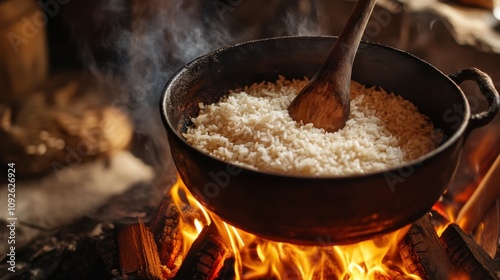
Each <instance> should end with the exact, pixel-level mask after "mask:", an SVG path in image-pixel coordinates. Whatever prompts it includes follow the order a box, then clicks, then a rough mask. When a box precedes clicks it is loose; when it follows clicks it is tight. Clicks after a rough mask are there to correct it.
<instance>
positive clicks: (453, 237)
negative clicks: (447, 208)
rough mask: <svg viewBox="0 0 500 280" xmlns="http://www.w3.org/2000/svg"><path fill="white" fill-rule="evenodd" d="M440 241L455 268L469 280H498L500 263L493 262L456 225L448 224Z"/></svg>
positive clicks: (499, 277)
mask: <svg viewBox="0 0 500 280" xmlns="http://www.w3.org/2000/svg"><path fill="white" fill-rule="evenodd" d="M441 240H442V242H443V244H444V248H445V250H446V253H447V254H448V256H449V257H450V259H451V261H452V262H453V265H454V266H455V268H456V269H457V270H459V271H461V272H464V273H465V274H467V275H469V276H470V279H485V280H486V279H500V263H499V262H495V261H494V260H493V259H492V258H491V257H490V256H489V255H488V253H486V251H484V250H483V249H482V248H481V247H480V246H479V245H478V244H477V243H476V242H475V241H474V239H473V238H472V237H471V236H470V235H468V234H467V233H465V232H464V231H463V230H462V229H461V228H460V227H459V226H458V225H457V224H450V225H449V226H448V227H447V228H446V230H445V231H444V232H443V234H442V235H441Z"/></svg>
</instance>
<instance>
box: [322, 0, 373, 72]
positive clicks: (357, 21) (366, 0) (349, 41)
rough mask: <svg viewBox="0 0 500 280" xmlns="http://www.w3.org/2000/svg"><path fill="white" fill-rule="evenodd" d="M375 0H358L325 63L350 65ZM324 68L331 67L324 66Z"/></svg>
mask: <svg viewBox="0 0 500 280" xmlns="http://www.w3.org/2000/svg"><path fill="white" fill-rule="evenodd" d="M376 2H377V0H358V1H357V2H356V5H355V6H354V9H353V10H352V12H351V15H350V16H349V18H348V20H347V22H346V24H345V27H344V29H343V30H342V33H340V35H339V38H338V39H337V41H336V42H335V44H334V46H333V49H332V51H331V52H330V54H329V57H328V59H327V60H326V61H329V62H331V63H335V64H337V63H338V64H347V65H352V64H353V62H354V58H355V56H356V52H357V50H358V47H359V43H360V41H361V38H362V37H363V32H364V30H365V28H366V26H367V24H368V20H369V19H370V15H371V13H372V11H373V8H374V7H375V3H376ZM325 67H331V65H330V66H327V65H325Z"/></svg>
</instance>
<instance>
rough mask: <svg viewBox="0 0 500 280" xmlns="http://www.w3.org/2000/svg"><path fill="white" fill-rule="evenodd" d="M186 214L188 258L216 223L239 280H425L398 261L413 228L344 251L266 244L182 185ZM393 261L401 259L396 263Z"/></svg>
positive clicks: (176, 190)
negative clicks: (401, 245)
mask: <svg viewBox="0 0 500 280" xmlns="http://www.w3.org/2000/svg"><path fill="white" fill-rule="evenodd" d="M170 195H171V196H172V200H173V201H174V203H176V204H177V207H178V210H179V212H180V213H181V222H180V224H179V225H180V226H181V229H182V235H183V238H184V240H183V246H184V247H183V251H182V252H184V254H185V253H186V252H187V251H188V250H189V247H190V246H191V244H192V243H193V242H194V240H195V239H196V237H197V236H198V235H199V233H200V232H201V230H202V229H203V227H204V226H206V225H209V224H211V223H214V224H215V225H216V226H217V228H218V231H219V233H220V234H221V237H222V238H223V239H224V240H226V244H230V247H231V251H232V255H233V257H234V260H235V262H234V269H235V272H236V273H235V276H236V278H235V279H237V280H240V279H276V280H280V279H303V280H312V279H319V280H323V279H356V280H358V279H360V280H372V279H393V278H394V277H396V276H401V275H404V276H405V277H406V278H404V279H421V278H419V277H418V276H416V275H412V274H410V273H409V272H407V271H406V270H405V268H404V265H403V264H402V262H400V259H399V253H398V251H397V248H396V246H394V245H396V244H398V243H399V241H400V240H401V238H402V237H403V236H404V234H405V233H406V231H407V230H408V228H409V227H407V228H405V229H402V230H400V231H397V232H394V233H390V234H387V235H384V236H381V237H377V238H375V239H372V240H367V241H363V242H361V243H358V244H353V245H343V246H300V245H294V244H288V243H282V242H274V241H269V240H264V239H262V238H259V237H258V236H255V235H253V234H250V233H248V232H245V231H242V230H240V229H237V228H235V227H233V226H231V225H229V224H227V223H226V222H224V221H223V220H221V219H220V218H219V217H217V216H216V215H215V214H213V213H209V212H208V211H207V210H206V209H205V208H204V207H203V206H202V205H201V204H200V203H199V202H198V201H197V200H196V199H195V198H194V197H193V196H192V195H191V194H190V193H189V191H188V190H187V188H186V187H185V185H184V184H183V183H182V180H181V179H180V178H179V179H178V182H177V183H176V184H175V185H174V186H173V187H172V188H171V189H170ZM186 203H187V204H188V205H189V207H191V208H193V209H194V210H195V211H196V212H197V213H201V214H200V215H199V218H196V219H194V220H192V219H191V220H192V221H190V219H189V217H187V216H186V215H185V214H182V213H183V212H182V209H185V207H183V206H182V205H183V204H184V205H185V204H186ZM394 260H399V261H398V262H394Z"/></svg>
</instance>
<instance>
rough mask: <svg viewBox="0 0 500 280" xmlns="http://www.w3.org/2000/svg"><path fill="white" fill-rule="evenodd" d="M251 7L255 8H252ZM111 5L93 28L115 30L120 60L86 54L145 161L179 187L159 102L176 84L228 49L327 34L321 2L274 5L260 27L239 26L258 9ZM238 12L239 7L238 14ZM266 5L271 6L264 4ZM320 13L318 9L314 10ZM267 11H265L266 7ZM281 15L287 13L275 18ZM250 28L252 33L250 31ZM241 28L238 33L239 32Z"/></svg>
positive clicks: (111, 36)
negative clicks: (198, 61)
mask: <svg viewBox="0 0 500 280" xmlns="http://www.w3.org/2000/svg"><path fill="white" fill-rule="evenodd" d="M247 1H248V0H247ZM247 1H238V2H236V1H228V2H223V1H218V5H212V4H211V2H205V1H196V0H188V1H162V0H150V1H147V2H139V1H120V0H111V1H106V2H102V4H100V5H101V6H100V11H99V12H98V13H95V16H94V18H93V19H92V20H93V21H95V22H97V23H100V22H105V21H106V22H107V24H106V25H104V26H106V27H105V29H104V30H102V33H103V34H104V35H103V36H104V38H103V43H102V44H103V46H102V48H104V49H105V50H107V51H109V53H111V54H112V55H111V56H110V57H109V59H106V60H105V61H104V62H103V61H102V59H101V60H99V58H98V57H96V56H95V53H94V51H93V48H95V46H93V45H92V43H91V42H84V44H81V46H80V55H81V59H82V60H83V62H84V66H85V68H86V69H87V71H89V72H91V73H92V74H93V75H94V76H95V77H97V79H99V80H100V81H101V82H102V83H108V84H109V83H112V84H114V86H115V88H116V89H117V90H116V91H115V92H112V93H110V98H111V100H112V103H113V105H114V106H117V107H119V108H122V109H124V110H125V111H127V112H128V113H129V115H130V117H131V118H132V120H133V122H134V124H135V134H136V135H139V136H140V137H139V138H140V139H142V140H140V141H138V142H137V143H136V147H135V148H136V150H139V152H138V154H139V156H140V157H141V158H142V159H143V160H144V161H145V162H146V163H147V164H150V165H151V166H153V167H154V168H155V169H156V173H157V174H161V175H160V176H159V177H163V178H161V180H164V177H165V176H167V177H168V178H169V179H168V180H169V181H171V182H172V181H174V180H175V174H176V171H175V168H174V165H173V163H172V160H171V158H170V153H169V151H168V141H167V139H166V133H165V129H164V127H163V124H162V123H161V117H160V110H159V100H160V97H161V94H162V89H163V87H164V86H165V84H166V82H167V81H168V79H169V78H170V77H171V76H172V75H173V74H174V73H175V72H176V71H177V70H178V69H180V68H181V67H182V66H183V65H185V64H186V63H188V62H189V61H191V60H193V59H195V58H196V57H199V56H201V55H203V54H206V53H208V52H210V51H213V50H215V49H218V48H220V47H223V46H227V45H231V44H235V43H238V42H242V41H246V40H250V39H257V38H261V37H269V36H279V35H312V34H320V33H321V31H320V29H319V26H318V24H316V22H315V21H316V17H315V9H314V6H313V4H310V6H306V7H305V6H304V5H303V3H306V2H308V3H309V2H311V3H312V2H314V1H297V3H299V4H300V3H302V5H292V7H290V4H289V3H288V4H286V3H284V2H286V1H274V2H275V3H279V4H275V5H274V6H272V7H273V8H274V9H275V11H271V12H268V15H266V16H263V18H264V20H262V21H260V22H258V24H259V25H261V26H265V30H266V32H265V34H262V33H263V32H262V30H263V28H262V27H256V26H253V25H252V24H251V23H248V22H238V18H239V17H240V16H241V14H244V13H245V7H247V6H248V5H254V4H255V3H251V2H250V1H248V2H247ZM231 5H232V6H231ZM261 5H263V4H261ZM311 5H312V6H311ZM260 9H265V7H260ZM274 12H279V13H277V14H275V13H274ZM245 24H248V25H245ZM235 26H238V28H237V29H235Z"/></svg>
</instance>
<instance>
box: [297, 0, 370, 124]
mask: <svg viewBox="0 0 500 280" xmlns="http://www.w3.org/2000/svg"><path fill="white" fill-rule="evenodd" d="M375 2H376V0H358V2H357V3H356V6H355V7H354V10H353V11H352V13H351V15H350V16H349V19H348V20H347V23H346V25H345V26H344V29H343V30H342V33H341V34H340V36H339V37H338V39H337V40H336V41H335V44H334V45H333V49H332V50H331V52H330V54H329V55H328V58H327V59H326V61H325V62H324V63H323V65H322V66H321V68H320V69H319V70H318V72H317V73H316V74H315V75H314V77H313V78H312V79H311V81H310V82H309V83H308V84H307V85H306V86H305V87H304V88H303V89H302V90H301V91H300V93H299V94H298V95H297V97H296V98H295V99H294V100H293V102H292V103H291V104H290V106H289V107H288V113H289V114H290V116H291V117H292V118H293V119H294V120H295V121H302V122H303V123H304V124H306V123H312V124H313V125H314V126H315V127H318V128H323V129H325V130H326V131H328V132H335V131H337V130H339V129H341V128H343V127H344V125H345V122H346V121H347V119H348V118H349V112H350V106H349V102H350V85H351V72H352V65H353V62H354V57H355V56H356V52H357V50H358V46H359V42H360V41H361V37H362V36H363V32H364V30H365V28H366V25H367V23H368V19H369V18H370V15H371V13H372V11H373V7H374V6H375Z"/></svg>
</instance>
